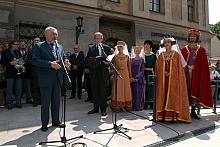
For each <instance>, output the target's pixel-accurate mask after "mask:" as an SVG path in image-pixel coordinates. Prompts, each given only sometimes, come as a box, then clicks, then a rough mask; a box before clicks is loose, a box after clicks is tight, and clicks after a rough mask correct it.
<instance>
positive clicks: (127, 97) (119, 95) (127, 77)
mask: <svg viewBox="0 0 220 147" xmlns="http://www.w3.org/2000/svg"><path fill="white" fill-rule="evenodd" d="M112 62H113V64H114V65H115V67H116V69H117V70H118V72H119V74H120V75H121V77H122V78H120V77H119V76H118V75H117V74H115V75H114V78H113V84H112V106H113V108H116V109H120V108H122V109H124V108H126V109H131V108H132V94H131V86H130V81H131V63H130V58H129V56H128V52H127V45H126V44H125V42H124V41H118V42H117V46H116V50H115V56H114V57H113V59H112Z"/></svg>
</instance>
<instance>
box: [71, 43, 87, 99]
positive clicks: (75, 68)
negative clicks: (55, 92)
mask: <svg viewBox="0 0 220 147" xmlns="http://www.w3.org/2000/svg"><path fill="white" fill-rule="evenodd" d="M84 58H85V57H84V53H83V51H80V47H79V45H78V44H76V45H75V46H74V53H73V54H72V55H70V58H69V61H70V64H71V71H70V75H71V83H72V92H71V97H70V99H72V98H75V95H76V84H77V97H78V99H81V95H82V76H83V64H84ZM76 81H77V82H76Z"/></svg>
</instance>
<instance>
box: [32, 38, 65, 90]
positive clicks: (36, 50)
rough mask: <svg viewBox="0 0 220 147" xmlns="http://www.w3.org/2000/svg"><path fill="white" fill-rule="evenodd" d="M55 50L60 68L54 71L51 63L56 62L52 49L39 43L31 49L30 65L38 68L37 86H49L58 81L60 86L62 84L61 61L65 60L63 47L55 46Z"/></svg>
mask: <svg viewBox="0 0 220 147" xmlns="http://www.w3.org/2000/svg"><path fill="white" fill-rule="evenodd" d="M56 50H57V55H58V60H59V62H58V63H59V64H60V65H61V67H62V68H60V69H58V70H55V69H53V68H51V63H50V62H53V61H56V59H55V57H54V55H53V52H52V47H51V46H50V45H49V44H48V43H47V42H46V41H44V42H40V43H38V44H36V45H35V46H34V47H33V53H32V64H33V65H35V66H37V67H38V76H39V78H38V79H39V86H41V87H47V86H50V85H51V83H52V82H53V81H54V80H59V82H60V85H61V84H62V82H63V72H64V71H63V65H62V62H61V61H62V60H63V61H65V60H66V59H67V58H66V56H65V54H64V49H63V46H61V45H59V44H56Z"/></svg>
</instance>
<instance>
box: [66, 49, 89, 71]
mask: <svg viewBox="0 0 220 147" xmlns="http://www.w3.org/2000/svg"><path fill="white" fill-rule="evenodd" d="M84 58H85V57H84V53H83V51H79V53H78V55H77V56H76V54H75V53H73V54H72V55H70V57H69V62H70V63H71V74H72V75H82V74H83V65H84ZM72 65H76V66H77V67H78V68H77V70H74V69H73V67H72Z"/></svg>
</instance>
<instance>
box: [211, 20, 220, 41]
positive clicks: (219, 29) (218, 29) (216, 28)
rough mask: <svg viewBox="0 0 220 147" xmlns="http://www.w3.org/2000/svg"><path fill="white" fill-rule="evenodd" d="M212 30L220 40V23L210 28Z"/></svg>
mask: <svg viewBox="0 0 220 147" xmlns="http://www.w3.org/2000/svg"><path fill="white" fill-rule="evenodd" d="M210 30H211V31H212V32H213V33H215V35H216V36H217V37H218V39H219V40H220V21H219V22H218V23H216V24H214V25H211V26H210Z"/></svg>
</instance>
